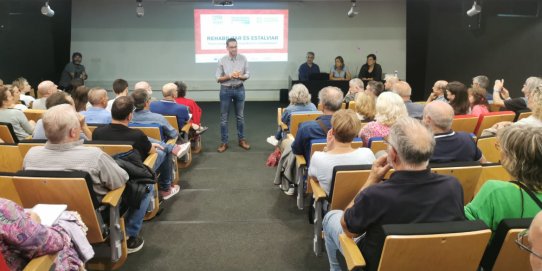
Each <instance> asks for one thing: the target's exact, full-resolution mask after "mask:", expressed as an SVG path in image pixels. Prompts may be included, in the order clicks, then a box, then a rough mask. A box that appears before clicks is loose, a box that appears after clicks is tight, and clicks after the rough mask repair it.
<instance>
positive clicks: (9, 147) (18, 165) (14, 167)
mask: <svg viewBox="0 0 542 271" xmlns="http://www.w3.org/2000/svg"><path fill="white" fill-rule="evenodd" d="M0 161H1V162H0V172H11V173H15V172H17V171H19V170H21V169H22V168H23V157H22V156H21V153H20V151H19V147H18V146H17V145H15V144H4V143H0Z"/></svg>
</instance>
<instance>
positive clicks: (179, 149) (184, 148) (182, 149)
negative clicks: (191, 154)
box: [171, 142, 190, 158]
mask: <svg viewBox="0 0 542 271" xmlns="http://www.w3.org/2000/svg"><path fill="white" fill-rule="evenodd" d="M188 150H190V142H186V143H184V144H181V145H175V147H174V148H173V150H171V153H172V154H174V155H175V156H177V157H178V158H181V157H183V156H184V155H186V154H187V153H188Z"/></svg>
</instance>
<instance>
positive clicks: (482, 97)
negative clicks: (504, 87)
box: [469, 87, 489, 116]
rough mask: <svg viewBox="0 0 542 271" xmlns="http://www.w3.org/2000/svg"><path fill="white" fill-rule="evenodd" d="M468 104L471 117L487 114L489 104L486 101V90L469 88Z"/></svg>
mask: <svg viewBox="0 0 542 271" xmlns="http://www.w3.org/2000/svg"><path fill="white" fill-rule="evenodd" d="M469 103H470V106H471V113H470V114H471V115H474V116H480V115H482V114H487V113H489V104H488V103H487V99H486V90H485V89H483V88H480V87H472V88H469Z"/></svg>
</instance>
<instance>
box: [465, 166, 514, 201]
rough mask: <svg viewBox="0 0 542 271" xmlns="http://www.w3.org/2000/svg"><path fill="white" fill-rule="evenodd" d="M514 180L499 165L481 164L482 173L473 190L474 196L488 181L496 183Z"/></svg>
mask: <svg viewBox="0 0 542 271" xmlns="http://www.w3.org/2000/svg"><path fill="white" fill-rule="evenodd" d="M514 179H515V178H514V177H512V176H511V175H510V173H508V171H506V169H504V167H503V166H502V165H501V164H498V163H490V164H482V173H481V174H480V179H479V180H478V184H477V185H476V189H475V190H474V195H475V196H476V194H477V193H478V191H480V188H482V186H483V185H484V184H485V183H486V182H487V181H488V180H497V181H505V182H508V181H513V180H514Z"/></svg>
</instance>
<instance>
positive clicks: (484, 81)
mask: <svg viewBox="0 0 542 271" xmlns="http://www.w3.org/2000/svg"><path fill="white" fill-rule="evenodd" d="M472 87H481V88H483V89H485V90H486V91H487V90H488V89H489V78H487V76H485V75H478V76H476V77H474V78H472ZM492 99H493V95H491V93H486V100H488V101H490V100H492Z"/></svg>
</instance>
